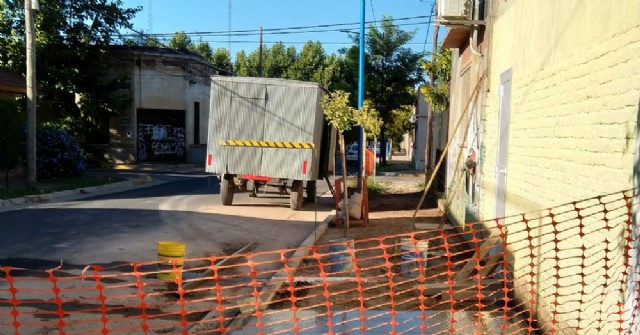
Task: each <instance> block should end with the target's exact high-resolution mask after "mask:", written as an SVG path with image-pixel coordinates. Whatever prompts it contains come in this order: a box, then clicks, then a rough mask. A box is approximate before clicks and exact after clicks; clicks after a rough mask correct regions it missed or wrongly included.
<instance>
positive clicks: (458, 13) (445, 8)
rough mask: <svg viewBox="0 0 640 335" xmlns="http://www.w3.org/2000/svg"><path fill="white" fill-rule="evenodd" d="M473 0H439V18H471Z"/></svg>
mask: <svg viewBox="0 0 640 335" xmlns="http://www.w3.org/2000/svg"><path fill="white" fill-rule="evenodd" d="M471 6H472V3H471V0H438V15H437V16H438V18H441V19H446V20H470V19H471Z"/></svg>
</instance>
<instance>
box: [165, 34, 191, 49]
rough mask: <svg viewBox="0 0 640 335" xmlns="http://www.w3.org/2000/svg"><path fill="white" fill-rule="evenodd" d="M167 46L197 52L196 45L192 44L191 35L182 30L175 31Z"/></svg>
mask: <svg viewBox="0 0 640 335" xmlns="http://www.w3.org/2000/svg"><path fill="white" fill-rule="evenodd" d="M167 46H168V47H169V48H171V49H173V50H178V51H188V52H193V53H197V51H196V46H195V44H193V41H191V37H189V35H187V33H185V32H184V31H178V32H176V33H175V34H174V35H173V37H172V38H171V39H170V40H169V43H168V44H167Z"/></svg>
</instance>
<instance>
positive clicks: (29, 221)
mask: <svg viewBox="0 0 640 335" xmlns="http://www.w3.org/2000/svg"><path fill="white" fill-rule="evenodd" d="M163 178H164V179H163ZM154 180H164V181H165V183H163V184H159V185H157V186H151V187H148V188H143V189H135V190H130V191H124V192H119V193H114V194H108V195H102V196H96V197H92V198H85V199H81V200H74V201H61V202H56V203H52V204H41V205H34V206H30V207H27V208H23V209H20V210H16V211H7V212H4V213H0V266H14V267H24V268H29V269H46V268H51V267H53V266H55V265H57V264H59V263H60V261H61V260H62V261H63V262H64V264H66V265H69V264H71V265H75V266H85V265H97V264H99V265H110V264H120V263H122V262H143V261H154V260H156V258H157V252H156V243H157V242H158V241H181V242H184V243H185V244H186V249H187V250H186V253H187V257H189V258H194V257H205V256H211V255H228V254H231V253H233V252H235V251H237V250H238V249H240V248H242V247H243V246H245V245H247V244H249V243H256V251H261V250H278V249H284V248H296V247H298V246H299V245H300V243H302V241H304V239H306V238H307V236H309V235H310V234H313V233H314V231H315V229H316V228H317V227H318V225H319V224H320V223H321V222H322V221H323V220H324V219H325V217H326V216H327V215H328V213H329V211H330V210H331V207H332V200H331V198H328V199H327V198H324V199H320V200H319V202H318V203H315V204H314V203H309V204H305V205H304V207H303V210H302V211H292V210H291V209H290V208H289V199H288V196H286V195H279V194H276V193H268V194H260V195H259V197H258V198H249V197H248V196H247V194H246V193H237V194H236V195H235V199H234V205H233V206H222V205H221V204H220V199H219V183H218V181H217V178H216V177H213V176H207V175H204V174H203V175H196V176H194V175H184V176H180V175H171V176H170V175H154ZM318 185H319V191H320V185H321V182H318ZM323 189H326V183H325V186H324V188H323Z"/></svg>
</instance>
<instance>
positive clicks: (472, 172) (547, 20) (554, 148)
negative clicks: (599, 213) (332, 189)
mask: <svg viewBox="0 0 640 335" xmlns="http://www.w3.org/2000/svg"><path fill="white" fill-rule="evenodd" d="M460 3H465V5H466V6H465V7H464V8H462V7H456V8H453V5H456V6H458V5H459V4H460ZM438 8H439V10H440V11H439V13H438V22H439V23H440V24H443V25H447V26H449V28H450V29H449V30H448V32H447V36H446V38H445V39H444V41H443V44H442V47H445V48H451V49H453V64H452V81H451V109H450V123H449V137H450V138H452V144H451V150H450V151H449V152H448V157H447V162H448V166H447V192H446V200H447V207H448V216H449V218H450V219H451V220H452V221H453V222H455V223H457V224H458V225H459V226H461V227H464V226H465V223H470V222H475V221H480V220H488V219H491V218H501V217H505V216H510V215H514V214H517V213H531V212H539V211H542V210H543V209H545V208H550V207H553V206H556V205H558V204H563V203H571V202H573V201H577V200H580V199H585V198H589V197H592V196H597V195H603V194H609V193H612V192H617V191H621V190H628V189H631V188H633V187H634V178H637V176H635V175H634V171H638V169H637V165H638V164H637V159H636V158H635V155H636V153H637V144H636V139H637V138H636V132H637V118H638V113H639V98H640V61H639V59H640V58H639V57H638V55H640V38H639V36H640V2H638V1H621V2H611V1H597V0H566V1H557V0H539V1H527V0H515V1H513V0H509V1H506V0H474V1H472V0H469V1H450V0H439V1H438ZM451 9H456V10H458V13H459V14H460V15H456V14H455V12H445V10H451ZM458 120H462V122H461V123H460V124H461V126H460V127H459V128H458V129H454V125H455V124H456V123H457V122H458ZM599 219H603V218H599ZM606 219H607V218H604V220H606ZM506 221H508V220H502V223H503V224H505V222H506ZM489 222H500V220H494V221H489ZM528 224H530V226H529V227H528V229H532V231H533V232H535V233H536V234H537V235H536V236H538V237H537V238H540V239H544V236H545V233H548V232H549V231H550V230H552V225H551V224H550V223H549V222H529V223H528ZM579 224H582V222H578V220H576V222H575V227H576V229H575V231H572V232H567V234H569V236H571V235H573V236H578V233H579V231H578V228H577V227H578V225H579ZM487 225H490V223H487ZM619 228H620V227H613V228H612V229H611V231H608V232H603V233H602V234H603V236H604V239H605V240H608V241H610V243H611V244H612V245H616V243H619V242H620V240H621V239H623V234H620V231H619ZM522 229H523V228H522V227H514V228H510V229H509V236H516V238H515V239H514V240H513V243H512V242H511V241H510V245H511V247H512V249H511V250H509V251H510V264H511V265H512V270H513V273H514V275H515V277H516V278H517V279H518V280H525V279H526V280H531V281H535V282H536V283H539V287H538V294H539V296H537V297H536V298H535V300H536V301H538V304H537V305H536V306H535V309H536V312H537V313H538V317H539V318H540V320H549V319H550V317H549V315H550V314H549V313H550V311H551V310H554V311H555V312H556V313H557V315H562V318H561V319H560V320H553V321H554V322H557V324H559V325H560V326H559V327H558V328H557V329H560V330H562V331H561V332H560V333H566V334H580V333H582V332H583V330H584V329H588V327H586V326H585V325H584V324H581V322H585V323H586V322H589V320H590V319H589V317H588V316H589V313H588V311H587V313H585V311H584V310H581V309H580V308H577V307H576V304H575V302H576V301H589V299H590V298H594V296H595V295H601V296H604V299H603V306H598V308H601V309H603V310H606V309H607V308H618V307H617V306H615V301H619V299H618V298H619V297H618V298H616V294H618V295H619V292H617V291H614V290H613V289H611V290H610V291H604V292H601V291H602V287H603V286H604V287H607V285H606V282H603V280H606V279H603V276H604V277H606V275H607V272H606V270H603V269H602V264H599V263H596V264H591V265H588V266H587V268H586V269H584V270H583V275H584V281H585V283H586V285H587V287H585V288H584V289H583V291H581V292H575V294H574V295H573V296H569V297H568V298H567V299H568V300H567V302H566V303H564V304H562V305H560V306H553V305H552V304H551V303H550V301H551V300H550V299H549V296H547V295H545V294H546V293H545V292H546V291H548V290H546V289H547V288H548V286H550V285H551V283H552V282H553V280H550V277H551V276H553V273H554V271H556V270H555V269H551V268H548V266H547V265H545V262H538V263H536V264H535V265H534V266H533V267H534V270H535V271H530V270H529V269H528V266H525V265H529V263H530V262H532V261H531V260H532V257H531V255H533V252H532V253H531V254H530V251H531V250H529V248H527V247H524V243H525V242H526V241H522V243H521V244H522V245H519V244H518V243H519V242H518V241H520V240H518V238H517V236H518V233H521V232H522ZM636 233H637V232H636ZM577 240H579V239H577ZM577 243H578V242H575V243H574V242H572V240H571V239H567V240H563V241H561V242H556V245H555V249H554V250H552V252H554V253H555V254H556V255H559V254H562V253H563V252H566V253H564V254H563V257H570V256H571V253H572V251H571V250H574V249H576V250H577V249H580V248H585V247H586V248H588V249H589V252H593V253H598V252H602V253H603V255H604V254H607V252H610V250H611V248H612V246H609V245H605V244H602V243H600V244H594V245H589V243H588V241H587V242H584V243H586V244H577ZM580 243H583V242H580ZM540 245H542V244H540ZM535 251H536V252H537V253H538V254H536V256H535V257H538V260H539V259H541V258H543V255H545V253H546V252H547V251H548V250H543V249H542V248H541V249H540V250H535ZM619 252H620V254H615V253H614V254H613V257H615V258H614V259H617V260H618V261H617V263H616V264H617V266H622V262H623V261H622V258H623V257H622V256H621V253H622V251H619ZM555 257H557V256H555ZM607 257H609V256H607ZM631 262H632V263H633V262H635V263H637V259H635V258H632V259H631ZM532 263H533V262H532ZM614 267H615V266H614ZM623 272H624V271H623ZM531 273H536V275H535V278H529V277H530V276H533V275H531ZM632 277H633V275H630V276H629V277H628V278H627V279H626V280H628V282H627V283H624V281H625V280H624V279H622V281H623V283H622V286H621V288H620V290H622V291H624V290H626V292H625V294H626V295H627V296H626V297H623V301H624V300H625V299H626V301H627V306H626V307H625V311H627V313H629V311H630V310H631V308H630V305H629V301H632V300H633V299H634V296H636V295H637V294H638V293H637V292H632V291H633V290H631V289H629V287H632V285H630V284H629V285H627V284H628V283H631V280H632ZM625 287H627V288H626V289H625ZM518 293H519V295H520V297H523V298H525V300H527V297H528V296H527V294H528V292H518ZM608 304H610V305H608ZM580 313H583V314H580ZM554 315H555V314H554ZM576 320H577V321H576ZM599 327H600V329H601V333H603V334H605V333H610V331H611V330H612V329H616V328H617V327H619V325H618V324H617V323H616V322H613V321H612V322H609V323H604V324H602V325H599Z"/></svg>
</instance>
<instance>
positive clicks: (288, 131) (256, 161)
mask: <svg viewBox="0 0 640 335" xmlns="http://www.w3.org/2000/svg"><path fill="white" fill-rule="evenodd" d="M323 95H324V89H323V88H322V87H321V86H320V85H318V84H317V83H312V82H303V81H296V80H285V79H273V78H252V77H219V76H214V77H212V78H211V108H210V112H209V113H210V115H209V125H208V132H209V134H208V142H207V143H208V144H207V161H206V171H207V172H210V173H216V174H219V175H221V176H224V175H232V176H244V175H250V176H264V177H270V178H282V179H290V180H293V181H315V180H319V179H322V178H323V177H324V176H325V174H326V173H328V171H332V170H333V160H332V159H330V158H331V157H332V156H333V155H332V154H333V150H334V148H335V145H334V142H335V135H334V134H335V132H332V131H331V129H330V127H329V125H328V124H327V122H326V120H325V118H324V114H323V112H322V109H321V107H320V99H321V98H322V96H323Z"/></svg>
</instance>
